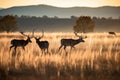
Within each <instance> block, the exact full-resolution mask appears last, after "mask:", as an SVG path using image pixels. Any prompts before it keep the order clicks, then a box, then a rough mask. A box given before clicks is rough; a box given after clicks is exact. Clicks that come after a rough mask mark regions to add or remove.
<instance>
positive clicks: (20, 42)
mask: <svg viewBox="0 0 120 80" xmlns="http://www.w3.org/2000/svg"><path fill="white" fill-rule="evenodd" d="M20 33H21V34H22V35H24V36H26V37H27V39H26V40H24V39H20V40H18V39H13V40H11V46H10V51H11V48H13V47H14V50H15V55H16V49H17V47H22V48H23V50H25V46H26V45H27V44H28V43H32V41H31V38H32V37H30V36H28V35H26V34H24V33H23V32H20Z"/></svg>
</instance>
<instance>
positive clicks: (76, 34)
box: [74, 32, 82, 38]
mask: <svg viewBox="0 0 120 80" xmlns="http://www.w3.org/2000/svg"><path fill="white" fill-rule="evenodd" d="M74 34H75V36H77V37H81V38H82V34H81V36H79V35H78V34H77V32H74Z"/></svg>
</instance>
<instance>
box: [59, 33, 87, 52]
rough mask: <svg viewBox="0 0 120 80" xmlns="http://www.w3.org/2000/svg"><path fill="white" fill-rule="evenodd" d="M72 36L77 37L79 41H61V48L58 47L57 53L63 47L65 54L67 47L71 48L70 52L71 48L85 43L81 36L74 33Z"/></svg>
mask: <svg viewBox="0 0 120 80" xmlns="http://www.w3.org/2000/svg"><path fill="white" fill-rule="evenodd" d="M74 34H75V35H76V36H77V37H79V39H61V46H60V47H59V50H58V51H60V49H61V48H62V47H63V46H64V50H65V52H66V47H67V46H70V47H71V49H70V51H71V50H72V48H75V47H74V46H75V45H77V44H78V43H80V42H85V41H84V39H83V37H82V36H79V35H77V33H76V32H74ZM85 38H86V37H85Z"/></svg>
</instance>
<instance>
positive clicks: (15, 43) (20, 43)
mask: <svg viewBox="0 0 120 80" xmlns="http://www.w3.org/2000/svg"><path fill="white" fill-rule="evenodd" d="M20 33H21V34H22V35H24V36H26V37H27V39H26V40H24V39H21V40H18V39H13V40H11V46H10V51H11V48H13V47H14V50H15V53H16V48H17V47H22V48H23V50H25V46H26V45H27V44H28V43H31V42H32V41H31V38H34V39H35V40H36V43H37V45H38V46H39V48H40V49H41V51H42V53H43V52H46V51H47V53H48V48H49V42H48V41H41V38H43V36H44V31H43V30H42V36H40V37H35V36H34V30H33V34H32V36H31V37H30V36H28V35H26V34H24V33H23V32H20ZM108 33H109V34H110V35H116V34H115V32H108ZM74 34H75V36H77V37H79V38H78V39H61V45H60V47H59V49H58V52H59V51H60V49H61V48H62V47H64V50H65V52H66V47H67V46H70V47H71V49H70V51H71V50H72V48H75V45H77V44H79V43H80V42H85V41H84V39H85V38H87V36H85V37H84V38H83V36H82V35H81V36H79V35H78V34H77V33H76V32H74Z"/></svg>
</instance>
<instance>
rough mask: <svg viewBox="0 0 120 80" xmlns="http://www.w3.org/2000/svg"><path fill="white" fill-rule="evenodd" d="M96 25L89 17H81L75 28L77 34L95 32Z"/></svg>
mask: <svg viewBox="0 0 120 80" xmlns="http://www.w3.org/2000/svg"><path fill="white" fill-rule="evenodd" d="M94 26H95V23H94V22H93V21H92V19H91V17H89V16H80V17H79V18H78V20H77V21H76V25H75V26H73V30H74V31H75V32H83V33H86V32H93V31H94Z"/></svg>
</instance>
